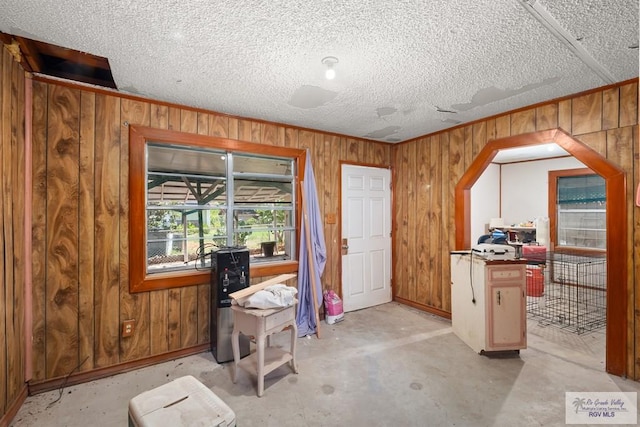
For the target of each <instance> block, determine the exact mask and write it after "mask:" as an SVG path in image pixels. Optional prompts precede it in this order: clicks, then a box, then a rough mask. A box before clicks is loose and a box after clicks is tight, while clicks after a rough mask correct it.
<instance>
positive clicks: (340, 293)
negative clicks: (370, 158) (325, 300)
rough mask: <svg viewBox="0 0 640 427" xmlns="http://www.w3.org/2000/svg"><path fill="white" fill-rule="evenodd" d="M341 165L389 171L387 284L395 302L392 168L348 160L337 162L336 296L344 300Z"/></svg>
mask: <svg viewBox="0 0 640 427" xmlns="http://www.w3.org/2000/svg"><path fill="white" fill-rule="evenodd" d="M343 165H348V166H362V167H366V168H376V169H387V170H389V174H390V177H391V181H390V182H389V185H390V187H389V195H390V197H391V199H390V200H389V210H390V212H389V215H391V230H390V233H391V236H390V238H391V250H390V251H389V256H390V257H391V259H390V262H391V271H390V274H391V280H390V282H389V286H391V301H394V300H395V297H396V293H395V288H394V286H393V277H394V274H393V272H394V270H395V268H394V264H393V242H394V232H393V229H394V227H393V218H395V216H394V211H395V207H394V198H393V194H394V193H393V179H394V176H395V174H394V168H393V167H391V166H390V165H380V164H376V163H366V162H354V161H349V160H340V162H339V167H340V173H339V174H338V182H340V185H339V186H338V200H339V201H340V203H338V218H339V219H340V220H339V221H338V236H339V240H338V243H339V245H338V247H339V248H340V251H339V252H340V256H339V257H338V259H339V262H338V277H340V289H339V290H338V295H339V296H340V298H343V299H344V295H343V294H342V286H343V283H342V166H343Z"/></svg>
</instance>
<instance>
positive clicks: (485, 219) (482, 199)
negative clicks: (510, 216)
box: [471, 164, 500, 245]
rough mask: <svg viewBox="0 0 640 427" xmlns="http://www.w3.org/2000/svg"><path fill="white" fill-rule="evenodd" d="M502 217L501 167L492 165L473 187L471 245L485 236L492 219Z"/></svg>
mask: <svg viewBox="0 0 640 427" xmlns="http://www.w3.org/2000/svg"><path fill="white" fill-rule="evenodd" d="M499 216H500V166H499V165H497V164H490V165H489V166H488V167H487V169H485V171H484V173H483V174H482V175H481V176H480V178H478V180H477V181H476V182H475V184H473V187H471V245H474V244H476V242H477V241H478V237H480V236H482V235H483V234H485V227H486V225H487V224H489V220H490V219H491V218H497V217H499Z"/></svg>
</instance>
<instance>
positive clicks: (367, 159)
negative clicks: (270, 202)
mask: <svg viewBox="0 0 640 427" xmlns="http://www.w3.org/2000/svg"><path fill="white" fill-rule="evenodd" d="M33 98H34V99H33V105H34V108H33V112H34V116H33V177H34V188H33V191H34V193H33V210H34V214H33V287H34V289H33V294H34V308H33V315H34V329H33V333H34V340H33V346H34V361H33V362H34V363H33V383H34V384H37V383H39V382H43V381H47V380H50V379H54V378H61V377H64V376H66V375H68V374H69V373H71V372H72V371H74V370H77V371H78V372H81V373H83V372H84V373H86V372H91V371H92V370H96V369H103V368H108V367H112V366H117V365H120V364H123V363H127V362H131V361H135V360H141V359H144V358H150V357H153V356H158V355H162V354H165V353H167V352H171V351H176V350H182V349H188V348H192V347H194V346H198V345H203V344H207V343H208V341H209V295H210V289H209V285H208V284H201V285H198V286H191V287H184V288H180V289H170V290H161V291H153V292H142V293H136V294H131V293H129V278H128V277H129V264H128V263H129V250H128V239H129V236H128V234H129V222H128V218H129V205H128V200H129V198H128V153H129V151H128V138H129V132H128V125H143V126H151V127H155V128H161V129H173V130H178V131H182V132H188V133H194V134H196V133H197V134H204V135H210V136H220V137H225V138H231V139H238V140H243V141H249V142H254V143H259V144H268V145H277V146H287V147H295V148H309V149H310V150H311V155H312V161H313V168H314V172H315V177H316V182H317V185H318V193H319V194H318V197H319V201H320V205H321V207H322V213H323V215H325V214H327V213H334V214H337V213H338V209H339V203H340V200H339V197H340V196H339V195H340V182H339V171H340V162H341V161H351V162H363V163H367V164H374V165H379V166H383V167H388V166H390V164H391V147H390V146H389V145H386V144H372V143H370V142H366V141H363V140H357V139H352V138H347V137H341V136H336V135H331V134H326V133H322V132H313V131H309V130H303V129H298V128H293V127H288V126H284V125H279V124H275V123H266V122H261V121H252V120H245V119H241V118H234V117H228V116H224V115H220V114H215V113H212V112H206V111H198V110H194V109H190V108H180V107H178V106H172V105H167V104H163V103H156V102H150V101H146V100H141V99H137V98H133V97H124V96H118V95H117V94H113V93H109V92H101V91H90V90H86V89H83V88H79V87H76V86H67V85H62V84H58V83H55V82H50V81H35V82H34V85H33ZM337 216H338V215H337ZM338 217H339V216H338ZM325 234H326V240H327V246H328V260H327V265H326V268H325V273H324V277H323V286H324V287H325V288H328V289H334V290H336V291H339V287H340V271H339V257H340V236H339V224H325ZM259 279H260V278H253V280H254V281H258V280H259ZM126 319H135V320H136V332H135V333H134V335H133V336H132V337H129V338H121V337H120V327H121V324H122V321H124V320H126Z"/></svg>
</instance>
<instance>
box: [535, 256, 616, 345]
mask: <svg viewBox="0 0 640 427" xmlns="http://www.w3.org/2000/svg"><path fill="white" fill-rule="evenodd" d="M527 314H528V316H529V317H530V318H532V319H536V320H538V322H539V324H540V325H544V326H546V325H552V326H555V327H559V328H562V329H566V330H569V331H571V332H575V333H577V334H582V333H584V332H587V331H593V330H596V329H600V328H603V327H604V326H605V325H606V322H607V261H606V258H605V255H604V254H603V255H601V256H600V255H595V256H592V255H589V256H585V255H574V254H566V253H557V252H547V253H546V255H545V259H544V260H542V259H539V260H536V261H534V262H533V263H532V264H531V265H527Z"/></svg>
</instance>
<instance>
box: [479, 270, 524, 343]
mask: <svg viewBox="0 0 640 427" xmlns="http://www.w3.org/2000/svg"><path fill="white" fill-rule="evenodd" d="M488 273H489V279H490V281H489V283H488V284H487V287H486V296H487V348H486V350H487V351H498V350H518V349H521V348H526V343H527V341H526V333H527V325H526V301H525V298H526V297H525V294H524V280H523V279H524V266H523V268H522V269H519V268H516V269H509V270H508V271H507V270H493V271H488Z"/></svg>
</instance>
